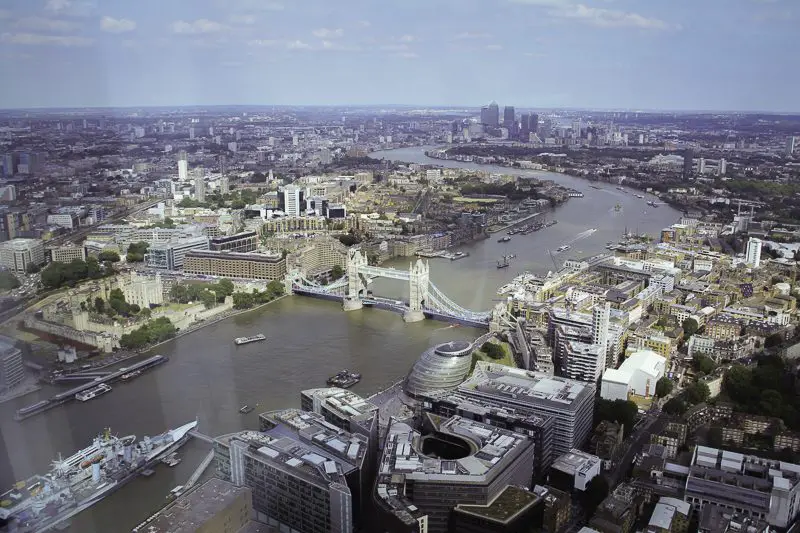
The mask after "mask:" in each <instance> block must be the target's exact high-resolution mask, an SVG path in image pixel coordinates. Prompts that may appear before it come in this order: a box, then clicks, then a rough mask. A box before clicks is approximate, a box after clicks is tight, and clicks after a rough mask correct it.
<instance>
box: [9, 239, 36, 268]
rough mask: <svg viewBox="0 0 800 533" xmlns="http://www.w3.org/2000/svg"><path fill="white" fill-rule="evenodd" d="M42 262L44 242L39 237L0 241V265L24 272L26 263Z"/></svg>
mask: <svg viewBox="0 0 800 533" xmlns="http://www.w3.org/2000/svg"><path fill="white" fill-rule="evenodd" d="M30 264H34V265H37V266H41V265H43V264H44V244H42V241H40V240H39V239H12V240H10V241H6V242H3V243H0V265H2V266H3V267H5V268H7V269H8V270H10V271H12V272H18V273H24V272H25V271H26V269H27V268H28V265H30Z"/></svg>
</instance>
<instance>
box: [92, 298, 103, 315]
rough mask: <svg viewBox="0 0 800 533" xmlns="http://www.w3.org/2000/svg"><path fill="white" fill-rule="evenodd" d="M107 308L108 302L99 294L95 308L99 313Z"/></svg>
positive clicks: (95, 301)
mask: <svg viewBox="0 0 800 533" xmlns="http://www.w3.org/2000/svg"><path fill="white" fill-rule="evenodd" d="M105 308H106V302H105V301H103V299H102V298H100V297H99V296H98V297H97V298H95V299H94V310H95V311H97V312H98V313H102V312H103V311H104V310H105Z"/></svg>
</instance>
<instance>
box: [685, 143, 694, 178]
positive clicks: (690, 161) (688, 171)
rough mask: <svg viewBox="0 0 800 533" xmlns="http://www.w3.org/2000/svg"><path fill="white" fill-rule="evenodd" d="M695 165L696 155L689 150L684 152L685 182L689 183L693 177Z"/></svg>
mask: <svg viewBox="0 0 800 533" xmlns="http://www.w3.org/2000/svg"><path fill="white" fill-rule="evenodd" d="M693 165H694V154H693V153H692V151H691V150H689V149H688V148H687V149H686V150H685V151H684V152H683V179H684V181H689V178H691V177H692V172H693V168H692V166H693Z"/></svg>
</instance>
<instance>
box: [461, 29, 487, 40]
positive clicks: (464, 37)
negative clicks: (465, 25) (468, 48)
mask: <svg viewBox="0 0 800 533" xmlns="http://www.w3.org/2000/svg"><path fill="white" fill-rule="evenodd" d="M489 37H491V35H489V34H488V33H477V32H470V31H465V32H464V33H459V34H458V35H456V36H455V37H453V39H455V40H456V41H466V40H472V39H488V38H489Z"/></svg>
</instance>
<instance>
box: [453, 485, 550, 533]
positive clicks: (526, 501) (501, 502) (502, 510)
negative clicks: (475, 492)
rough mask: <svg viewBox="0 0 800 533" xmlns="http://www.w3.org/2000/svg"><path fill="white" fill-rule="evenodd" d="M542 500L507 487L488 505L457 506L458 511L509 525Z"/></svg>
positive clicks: (515, 488)
mask: <svg viewBox="0 0 800 533" xmlns="http://www.w3.org/2000/svg"><path fill="white" fill-rule="evenodd" d="M539 500H541V498H540V497H539V496H537V495H536V494H534V493H533V492H530V491H528V490H525V489H523V488H520V487H514V486H512V485H509V486H507V487H506V488H505V489H504V490H503V492H501V493H500V494H498V495H497V497H496V498H495V499H494V500H492V502H491V503H489V504H488V505H463V504H462V505H457V506H456V511H458V512H461V513H468V514H471V515H475V516H480V517H484V518H486V519H488V520H491V521H493V522H499V523H502V524H507V523H508V522H510V521H511V520H513V519H514V517H515V516H517V515H519V514H520V513H521V512H523V511H524V510H526V509H528V508H529V507H531V506H533V505H535V504H536V503H538V502H539Z"/></svg>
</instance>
